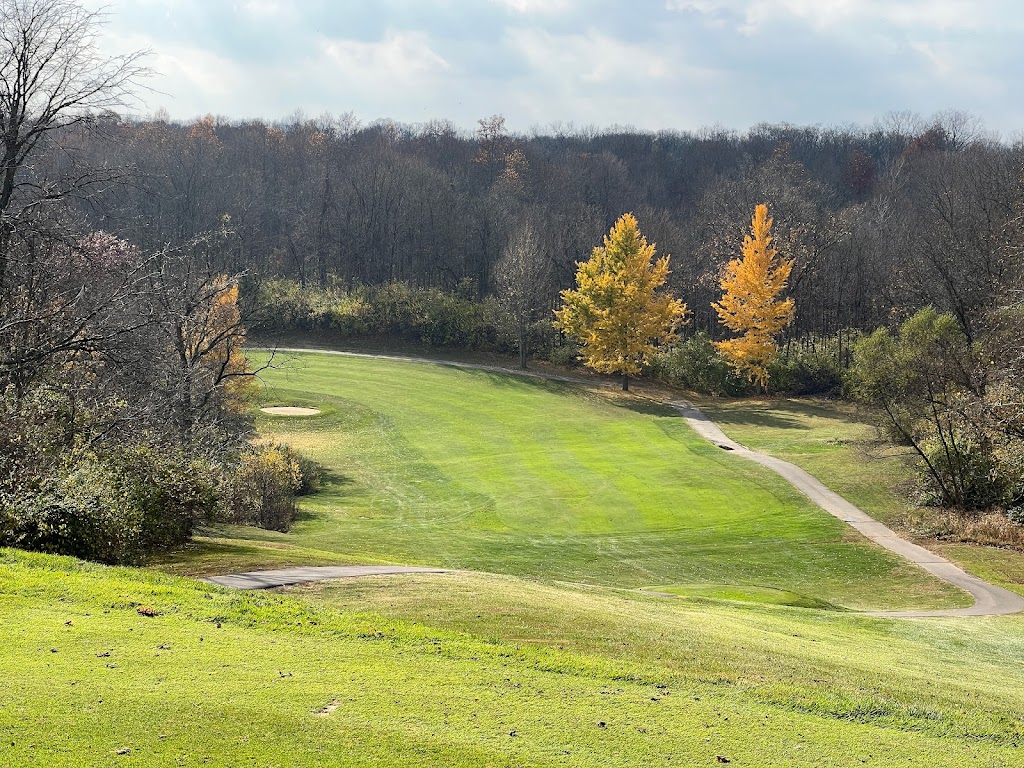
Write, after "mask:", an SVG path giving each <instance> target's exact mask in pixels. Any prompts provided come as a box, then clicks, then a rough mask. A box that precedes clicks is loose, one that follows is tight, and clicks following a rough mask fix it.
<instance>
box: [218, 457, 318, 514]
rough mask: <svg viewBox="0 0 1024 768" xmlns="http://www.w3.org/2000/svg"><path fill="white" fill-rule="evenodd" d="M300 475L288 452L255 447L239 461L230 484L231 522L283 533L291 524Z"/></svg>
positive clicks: (297, 466) (294, 511)
mask: <svg viewBox="0 0 1024 768" xmlns="http://www.w3.org/2000/svg"><path fill="white" fill-rule="evenodd" d="M301 486H302V471H301V469H300V468H299V463H298V462H297V461H296V460H295V458H293V455H292V451H291V449H290V448H287V447H285V446H280V445H256V446H252V447H251V448H249V449H248V450H246V451H245V452H244V453H243V454H242V456H241V458H240V459H239V462H238V466H237V467H236V468H235V471H234V475H233V476H232V478H231V481H230V492H229V494H228V499H227V505H228V514H229V517H230V519H231V520H232V521H234V522H236V523H243V524H248V525H255V526H258V527H260V528H267V529H270V530H274V531H287V530H288V529H289V528H290V527H291V525H292V523H293V522H294V521H295V514H296V512H297V508H296V505H295V494H296V492H297V491H298V490H299V488H300V487H301Z"/></svg>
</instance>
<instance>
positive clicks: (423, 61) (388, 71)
mask: <svg viewBox="0 0 1024 768" xmlns="http://www.w3.org/2000/svg"><path fill="white" fill-rule="evenodd" d="M319 47H320V50H321V52H322V53H323V55H324V56H325V57H326V58H327V59H328V61H329V62H331V63H332V64H333V65H334V66H336V67H338V68H339V69H340V71H343V72H345V73H346V77H349V78H353V79H366V78H371V79H374V80H385V81H387V80H390V81H392V82H394V83H395V84H398V83H408V82H409V81H411V80H415V79H419V78H422V77H424V76H430V75H433V74H438V73H441V72H444V71H446V70H448V69H450V66H449V64H448V62H447V61H445V60H444V58H443V57H442V56H439V55H438V54H437V53H435V52H434V50H433V49H432V48H431V47H430V41H429V39H428V38H427V36H426V35H425V34H423V33H422V32H407V31H395V30H390V31H388V32H387V34H386V35H385V36H384V39H383V40H380V41H377V42H363V41H361V40H338V39H329V38H323V39H321V41H320V43H319Z"/></svg>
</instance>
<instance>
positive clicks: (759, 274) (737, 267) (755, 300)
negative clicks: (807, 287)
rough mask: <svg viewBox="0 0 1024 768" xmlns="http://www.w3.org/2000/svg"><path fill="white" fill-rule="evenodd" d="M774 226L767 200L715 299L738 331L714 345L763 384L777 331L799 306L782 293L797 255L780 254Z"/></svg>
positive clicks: (725, 321)
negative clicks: (774, 242) (720, 296)
mask: <svg viewBox="0 0 1024 768" xmlns="http://www.w3.org/2000/svg"><path fill="white" fill-rule="evenodd" d="M771 228H772V220H771V219H770V218H769V217H768V206H767V205H758V206H757V207H756V208H755V209H754V218H753V219H752V220H751V234H749V235H747V236H746V237H745V238H743V258H742V259H733V260H732V261H730V262H729V264H728V265H727V266H726V268H725V275H724V276H723V277H722V282H721V286H722V299H721V301H719V302H718V303H715V304H712V306H713V307H714V308H715V311H716V312H717V313H718V319H719V320H720V321H721V322H722V324H723V325H725V326H726V327H727V328H728V329H729V330H730V331H732V332H733V333H734V334H740V335H738V336H737V337H735V338H732V339H727V340H725V341H718V342H715V347H716V348H717V349H718V351H719V352H720V353H721V355H722V357H724V358H725V359H726V361H727V362H728V363H729V365H731V366H732V367H733V368H734V369H735V370H736V371H737V372H738V373H740V374H741V375H743V376H746V377H747V379H748V380H750V381H751V382H753V383H756V384H757V385H758V386H760V387H762V388H765V387H767V385H768V366H769V365H770V364H771V362H772V361H773V360H774V359H775V355H776V354H777V352H778V344H777V343H776V340H775V339H776V336H778V334H779V332H781V331H782V329H783V328H785V327H786V326H787V325H789V324H790V322H792V320H793V314H794V312H795V311H796V306H795V305H794V303H793V299H791V298H787V299H781V300H780V299H779V295H780V294H781V293H782V291H783V290H785V288H786V283H787V281H788V280H789V273H790V272H791V271H792V269H793V260H792V259H783V258H777V256H778V254H777V253H776V250H775V248H773V247H772V236H771Z"/></svg>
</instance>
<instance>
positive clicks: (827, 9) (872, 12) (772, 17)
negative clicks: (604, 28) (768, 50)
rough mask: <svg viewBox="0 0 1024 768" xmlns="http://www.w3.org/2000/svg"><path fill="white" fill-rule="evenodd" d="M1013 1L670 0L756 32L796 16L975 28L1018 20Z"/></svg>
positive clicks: (819, 21) (829, 25) (830, 25)
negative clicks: (726, 17) (732, 20)
mask: <svg viewBox="0 0 1024 768" xmlns="http://www.w3.org/2000/svg"><path fill="white" fill-rule="evenodd" d="M1013 2H1014V0H999V1H998V2H990V3H985V4H982V3H977V2H973V1H972V0H666V3H665V7H666V8H667V9H668V10H672V11H691V12H696V13H700V14H703V15H705V16H720V15H722V14H728V15H731V16H735V17H738V18H741V19H742V23H741V24H740V26H739V29H740V31H742V32H744V33H746V34H753V33H755V32H757V31H759V30H760V29H761V28H763V27H764V26H765V25H766V24H768V23H769V22H771V21H785V20H786V19H787V18H789V19H797V20H800V21H803V22H804V23H806V24H808V25H809V26H811V27H814V28H815V29H818V30H827V29H836V28H841V27H843V26H846V25H849V24H852V23H861V22H868V23H871V24H874V25H885V26H887V27H889V28H895V29H900V30H914V29H917V30H921V29H933V30H935V29H938V30H971V29H980V28H982V27H993V26H997V25H1000V24H1002V23H1004V22H1003V19H1004V18H1014V14H1013V9H1014V7H1015V6H1014V5H1011V4H1010V3H1013Z"/></svg>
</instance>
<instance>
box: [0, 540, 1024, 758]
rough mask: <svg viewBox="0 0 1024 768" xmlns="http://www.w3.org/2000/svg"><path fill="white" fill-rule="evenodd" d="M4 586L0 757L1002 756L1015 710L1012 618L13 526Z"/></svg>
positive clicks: (1010, 754)
mask: <svg viewBox="0 0 1024 768" xmlns="http://www.w3.org/2000/svg"><path fill="white" fill-rule="evenodd" d="M354 609H358V610H354ZM0 610H2V613H3V616H4V621H3V623H2V624H0V644H2V645H0V647H3V649H4V651H3V653H2V654H0V676H2V679H3V680H5V681H8V682H9V684H7V685H4V686H0V764H2V765H4V766H10V767H11V768H17V767H20V766H35V765H63V766H97V765H139V766H149V765H152V766H163V765H182V766H193V765H204V764H214V765H275V766H308V765H323V764H330V765H339V766H408V765H417V766H448V767H454V766H480V765H492V766H517V765H535V766H545V765H550V766H556V765H557V766H566V765H568V766H598V765H600V766H620V765H621V766H626V765H636V766H639V765H645V766H646V765H717V764H719V762H718V757H719V756H722V757H723V758H725V759H728V760H731V761H732V762H734V763H735V764H737V765H757V766H846V765H851V764H860V761H865V762H866V764H877V765H915V764H916V765H928V766H961V765H967V764H972V765H988V766H996V765H1007V766H1008V765H1012V764H1014V763H1013V761H1014V760H1016V759H1017V755H1018V750H1019V746H1020V743H1019V742H1020V738H1021V737H1020V734H1021V729H1022V728H1024V723H1022V722H1021V719H1020V712H1021V711H1024V694H1022V691H1024V678H1022V677H1021V670H1020V666H1019V664H1016V660H1017V659H1019V658H1020V655H1021V653H1022V652H1024V632H1022V624H1021V623H1020V622H1019V621H1016V620H1013V619H991V620H981V621H976V622H971V623H970V624H969V625H968V624H963V623H959V624H958V623H956V622H952V621H950V622H941V621H940V622H894V621H884V620H876V619H868V618H864V617H855V616H849V615H847V614H840V613H830V612H819V611H810V610H806V609H799V608H785V607H771V606H763V605H749V606H741V605H735V604H733V605H725V604H715V603H712V602H708V601H706V600H700V601H696V602H695V601H688V600H663V599H658V598H653V597H644V596H641V595H636V594H630V593H624V592H621V591H615V590H611V589H607V588H582V587H564V586H558V585H551V584H542V583H535V582H528V581H522V580H519V579H514V578H511V577H493V576H472V575H456V576H447V577H432V578H426V577H414V578H411V579H408V580H406V581H400V580H397V579H389V578H386V577H385V578H381V579H369V580H366V581H353V582H344V583H334V584H323V585H318V586H316V587H311V588H306V589H303V590H298V595H297V596H287V595H278V594H266V593H262V594H251V593H237V592H228V591H226V590H221V589H218V588H215V587H211V586H208V585H205V584H202V583H197V582H192V581H188V580H182V579H179V578H176V577H172V576H168V575H163V574H156V573H151V572H145V571H133V570H129V569H116V568H105V567H99V566H91V565H83V564H81V563H78V562H76V561H73V560H70V559H68V558H58V557H52V556H44V555H27V554H22V553H14V552H11V551H0ZM382 614H387V615H388V616H390V617H391V618H383V617H382ZM10 683H13V684H10Z"/></svg>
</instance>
